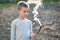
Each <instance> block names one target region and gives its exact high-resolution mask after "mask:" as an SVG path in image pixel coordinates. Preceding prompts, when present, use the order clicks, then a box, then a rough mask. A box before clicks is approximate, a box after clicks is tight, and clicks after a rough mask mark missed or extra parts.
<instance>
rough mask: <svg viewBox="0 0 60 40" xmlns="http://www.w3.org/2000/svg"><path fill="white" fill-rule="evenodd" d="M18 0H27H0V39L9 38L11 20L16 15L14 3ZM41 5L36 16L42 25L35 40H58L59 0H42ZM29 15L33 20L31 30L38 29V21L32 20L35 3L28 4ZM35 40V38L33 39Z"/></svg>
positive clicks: (59, 24)
mask: <svg viewBox="0 0 60 40" xmlns="http://www.w3.org/2000/svg"><path fill="white" fill-rule="evenodd" d="M18 1H28V0H0V40H10V36H11V22H12V21H13V20H14V19H15V18H17V17H18V14H17V12H16V4H17V2H18ZM42 3H43V5H42V7H41V6H40V7H39V8H38V12H39V15H38V18H39V19H40V21H41V22H42V24H43V25H44V28H42V32H40V33H39V34H38V36H37V38H36V40H60V0H42ZM29 5H30V9H29V16H28V19H30V20H31V21H32V22H33V31H34V32H36V31H37V30H38V29H39V27H40V26H39V24H38V22H35V21H34V20H33V15H34V14H33V13H32V11H33V8H34V7H35V6H36V5H35V4H29ZM34 40H35V39H34Z"/></svg>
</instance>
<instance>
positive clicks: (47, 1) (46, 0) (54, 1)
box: [42, 0, 60, 5]
mask: <svg viewBox="0 0 60 40" xmlns="http://www.w3.org/2000/svg"><path fill="white" fill-rule="evenodd" d="M42 2H43V4H44V5H49V4H57V3H58V4H60V0H43V1H42Z"/></svg>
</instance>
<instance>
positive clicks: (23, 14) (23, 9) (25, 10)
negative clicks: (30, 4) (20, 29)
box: [18, 7, 28, 18]
mask: <svg viewBox="0 0 60 40" xmlns="http://www.w3.org/2000/svg"><path fill="white" fill-rule="evenodd" d="M18 14H19V16H20V17H22V18H26V17H27V15H28V8H27V7H21V9H20V10H18Z"/></svg>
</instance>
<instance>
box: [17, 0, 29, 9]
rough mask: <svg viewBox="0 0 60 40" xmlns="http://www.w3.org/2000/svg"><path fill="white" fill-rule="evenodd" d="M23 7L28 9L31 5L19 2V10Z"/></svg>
mask: <svg viewBox="0 0 60 40" xmlns="http://www.w3.org/2000/svg"><path fill="white" fill-rule="evenodd" d="M21 7H27V8H29V5H28V4H27V3H26V2H25V1H19V2H18V3H17V9H20V8H21Z"/></svg>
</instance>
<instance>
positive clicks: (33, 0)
mask: <svg viewBox="0 0 60 40" xmlns="http://www.w3.org/2000/svg"><path fill="white" fill-rule="evenodd" d="M27 3H29V4H32V3H33V4H36V6H35V7H34V9H33V11H32V13H33V14H34V20H35V21H36V22H38V23H39V24H40V26H42V23H41V22H40V20H39V18H37V16H38V15H39V12H38V11H37V9H38V8H39V6H42V4H43V3H42V0H28V1H27Z"/></svg>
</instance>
